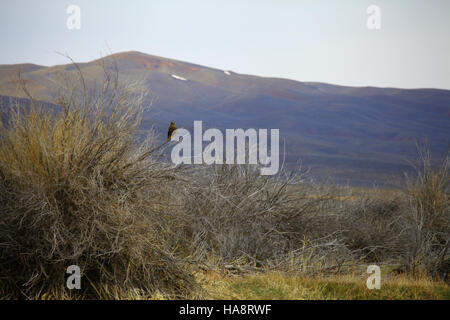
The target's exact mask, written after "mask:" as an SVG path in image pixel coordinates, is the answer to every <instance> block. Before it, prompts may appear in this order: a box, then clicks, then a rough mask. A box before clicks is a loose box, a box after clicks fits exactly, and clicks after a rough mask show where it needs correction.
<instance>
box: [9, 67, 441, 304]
mask: <svg viewBox="0 0 450 320" xmlns="http://www.w3.org/2000/svg"><path fill="white" fill-rule="evenodd" d="M75 67H77V66H76V65H75ZM103 68H104V71H105V72H104V74H105V77H104V79H103V81H101V82H100V85H98V84H97V85H94V84H87V83H85V82H84V78H83V75H82V72H81V70H80V69H77V70H78V80H77V81H76V83H78V85H76V86H73V85H70V84H71V83H73V81H74V80H71V81H72V82H71V81H68V82H67V83H68V86H67V87H66V88H63V90H61V91H60V93H59V95H58V96H57V100H56V101H55V102H56V104H57V105H59V106H60V107H61V109H59V110H51V109H48V108H43V107H41V106H40V104H39V103H38V102H35V101H34V100H33V99H32V97H30V98H31V99H30V101H31V103H30V104H29V105H17V106H16V108H15V109H14V110H9V111H8V114H7V115H3V117H2V119H6V118H7V119H8V121H4V123H2V124H1V127H0V178H1V181H0V250H1V251H0V288H1V289H0V290H1V291H0V296H1V297H2V298H32V299H34V298H94V299H95V298H112V299H115V298H119V299H120V298H149V297H153V298H154V297H162V298H196V297H208V298H210V297H212V298H214V297H218V296H217V295H216V296H214V295H212V296H211V295H208V294H207V293H205V288H207V287H205V286H204V285H203V284H202V277H201V276H200V278H199V274H201V273H205V274H208V273H209V272H211V270H222V271H223V270H225V271H226V272H232V273H233V272H234V273H240V274H248V273H252V274H261V273H268V272H270V271H273V270H276V271H277V272H282V274H286V275H291V276H294V277H297V276H301V277H305V276H308V277H316V276H317V275H320V276H323V277H326V276H331V275H332V276H336V275H345V274H350V273H351V272H352V270H353V272H354V270H355V268H357V267H360V266H364V265H367V264H373V263H376V264H379V265H382V266H386V268H390V269H393V268H392V266H396V269H395V270H394V271H395V272H397V273H404V275H406V276H407V277H410V278H417V277H423V276H425V277H429V278H430V279H434V280H439V279H440V280H441V281H448V271H449V269H450V266H449V265H450V262H449V261H450V260H449V254H450V253H449V248H448V247H449V237H450V209H449V208H450V207H449V189H448V188H449V170H448V169H449V168H448V166H449V162H448V154H447V155H446V156H445V157H444V159H443V162H442V164H441V166H440V167H439V168H436V167H434V166H432V164H431V160H430V156H429V153H427V151H426V149H423V148H419V151H420V152H419V155H420V157H419V159H420V160H421V161H420V164H419V166H418V168H417V169H418V170H417V173H418V174H417V176H415V177H409V178H408V183H407V185H406V187H405V189H404V190H403V191H380V190H366V191H361V190H359V191H358V192H356V193H355V191H354V190H353V189H351V188H344V187H337V186H331V185H327V186H323V185H321V186H312V185H307V184H306V183H304V181H303V177H304V175H306V172H303V171H301V170H300V169H299V171H298V172H297V173H296V174H290V175H287V174H285V173H281V174H279V175H278V176H276V177H272V178H267V177H262V176H260V175H259V173H258V171H257V170H256V169H257V168H254V167H252V166H225V165H223V166H216V167H196V168H190V169H187V168H180V167H174V166H173V165H171V164H168V163H167V162H164V161H161V159H160V156H161V148H159V147H155V146H154V145H153V142H154V141H155V140H154V139H152V137H149V138H148V139H147V140H145V141H144V142H142V143H138V142H137V141H138V139H136V129H137V128H138V126H139V124H140V119H141V115H142V112H143V111H144V109H143V107H142V106H143V101H144V99H143V98H144V95H143V94H142V90H141V88H140V86H138V85H137V84H127V85H126V86H121V85H120V82H119V81H118V77H117V70H115V69H114V68H113V69H112V71H111V69H109V68H106V67H104V66H103ZM108 70H109V71H108ZM87 88H91V89H89V90H88V89H87ZM92 88H94V89H92ZM24 90H26V88H24ZM73 264H76V265H78V266H80V268H81V270H82V275H83V278H82V279H83V285H82V289H81V290H72V291H70V290H68V289H67V288H66V287H65V276H66V273H65V272H66V268H67V267H68V266H69V265H73ZM388 266H389V267H388ZM203 279H204V278H203ZM280 281H281V280H280ZM286 281H291V280H286ZM311 281H312V280H311ZM263 282H264V281H263ZM362 283H364V282H362ZM263 286H264V284H263ZM440 286H444V287H445V285H444V284H442V283H441V284H440ZM447 288H448V287H447ZM360 289H361V288H359V289H358V290H360ZM358 292H359V291H358ZM236 297H240V298H245V297H254V296H253V295H251V294H250V295H248V296H245V295H244V296H242V295H241V296H239V295H237V296H236ZM282 297H283V296H280V298H282ZM299 297H300V296H299ZM301 297H308V296H301ZM309 297H310V298H314V297H315V296H314V295H312V296H309ZM358 297H360V298H364V295H361V296H358ZM431 297H433V296H431ZM331 298H333V297H331ZM366 298H370V297H368V296H366ZM394 298H395V297H394Z"/></svg>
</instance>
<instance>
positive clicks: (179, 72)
mask: <svg viewBox="0 0 450 320" xmlns="http://www.w3.org/2000/svg"><path fill="white" fill-rule="evenodd" d="M112 57H114V59H115V61H116V62H117V65H118V67H119V72H120V77H121V79H122V80H125V81H130V80H135V79H145V83H146V85H147V86H148V88H149V90H150V93H151V95H150V96H151V98H153V107H152V110H151V111H150V112H149V113H148V114H146V116H145V121H144V128H143V129H146V128H147V127H149V126H150V125H154V126H156V128H158V129H159V130H161V133H162V136H164V135H165V130H166V129H167V127H168V124H169V123H170V121H171V120H175V121H176V123H177V124H178V126H179V127H180V126H184V127H187V128H190V127H192V123H193V121H194V120H203V121H204V123H205V124H206V125H207V126H210V127H218V128H250V127H251V128H279V129H280V133H281V138H282V139H285V141H286V161H287V164H288V165H289V166H291V167H293V166H294V164H295V163H296V162H297V161H299V160H302V162H303V165H306V166H309V167H311V170H312V171H311V173H312V175H313V176H315V177H317V178H319V179H320V178H324V177H327V176H331V177H332V178H333V179H335V181H337V182H346V181H349V183H351V184H355V185H356V184H361V185H368V184H372V183H373V182H376V183H379V184H385V185H386V184H387V185H389V184H392V181H394V180H395V179H396V178H398V177H399V176H400V175H401V173H402V171H405V170H408V169H409V168H410V167H409V165H408V164H407V161H406V159H411V157H413V156H414V150H415V149H414V141H415V140H416V139H421V138H424V137H427V138H428V140H429V141H430V143H431V146H432V148H433V151H434V152H435V153H436V154H439V153H442V152H443V151H444V150H445V148H446V144H447V142H448V138H449V137H450V91H448V90H438V89H415V90H405V89H395V88H374V87H345V86H336V85H330V84H324V83H314V82H299V81H293V80H287V79H279V78H264V77H258V76H251V75H244V74H239V73H236V72H234V71H229V70H219V69H214V68H209V67H204V66H200V65H196V64H192V63H186V62H181V61H177V60H172V59H167V58H162V57H157V56H152V55H147V54H143V53H139V52H123V53H117V54H114V55H112V56H108V57H105V58H103V59H104V61H105V62H108V61H110V59H111V58H112ZM99 62H102V59H100V60H95V61H92V62H89V63H81V64H80V67H81V68H82V70H83V73H84V75H85V77H86V79H87V80H88V81H89V79H93V78H95V77H98V76H99V75H101V71H102V70H101V68H100V66H99ZM18 70H21V73H22V79H23V81H25V82H26V84H27V87H28V88H29V90H30V91H31V92H32V93H33V94H34V95H35V96H36V98H38V99H40V100H42V101H52V99H51V97H52V92H54V91H55V89H56V88H57V86H58V85H59V83H58V80H57V79H59V78H60V77H61V75H71V74H74V72H75V68H74V67H73V65H70V64H68V65H59V66H53V67H44V66H38V65H33V64H21V65H0V95H3V96H14V97H23V94H22V93H21V91H20V90H19V89H18V83H17V72H18ZM6 100H7V99H6ZM6 100H5V99H4V101H6Z"/></svg>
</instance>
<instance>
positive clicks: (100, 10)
mask: <svg viewBox="0 0 450 320" xmlns="http://www.w3.org/2000/svg"><path fill="white" fill-rule="evenodd" d="M71 4H74V5H77V6H79V7H80V9H81V16H80V18H81V20H80V21H81V29H79V30H69V29H68V28H67V26H66V21H67V19H68V17H69V14H67V13H66V9H67V7H68V6H69V5H71ZM372 4H373V5H377V6H379V8H380V9H381V29H380V30H369V29H368V28H367V25H366V21H367V19H368V17H369V15H368V14H367V12H366V10H367V8H368V7H369V5H372ZM0 39H1V43H2V44H1V50H0V64H13V63H24V62H31V63H36V64H41V65H55V64H62V63H67V62H68V61H67V60H66V59H65V58H63V57H61V56H59V55H58V54H56V53H55V52H56V51H60V52H64V53H67V54H69V55H70V56H72V57H73V58H74V59H75V60H76V61H78V62H85V61H90V60H93V59H97V58H99V57H101V56H102V55H104V54H105V53H106V51H107V48H108V46H109V47H110V48H111V50H112V51H113V52H121V51H131V50H135V51H141V52H144V53H149V54H154V55H159V56H163V57H167V58H174V59H178V60H182V61H187V62H193V63H198V64H201V65H205V66H209V67H214V68H219V69H224V70H233V71H235V72H238V73H246V74H253V75H261V76H271V77H281V78H289V79H294V80H299V81H319V82H328V83H333V84H342V85H352V86H367V85H370V86H380V87H401V88H424V87H427V88H431V87H433V88H444V89H450V0H226V1H225V0H221V1H219V0H189V1H187V0H70V1H66V0H39V1H30V0H0Z"/></svg>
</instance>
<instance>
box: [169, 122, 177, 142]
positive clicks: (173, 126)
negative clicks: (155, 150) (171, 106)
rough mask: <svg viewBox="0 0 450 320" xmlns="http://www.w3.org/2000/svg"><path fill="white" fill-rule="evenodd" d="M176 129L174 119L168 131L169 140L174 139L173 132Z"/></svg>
mask: <svg viewBox="0 0 450 320" xmlns="http://www.w3.org/2000/svg"><path fill="white" fill-rule="evenodd" d="M175 130H177V125H176V124H175V122H174V121H172V122H171V123H170V126H169V132H168V133H167V141H170V140H172V133H173V132H174V131H175Z"/></svg>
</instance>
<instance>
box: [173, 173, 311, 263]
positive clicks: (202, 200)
mask: <svg viewBox="0 0 450 320" xmlns="http://www.w3.org/2000/svg"><path fill="white" fill-rule="evenodd" d="M299 179H301V177H300V176H294V175H291V176H284V177H283V176H277V177H272V178H268V177H265V176H261V175H260V174H259V170H258V169H257V168H255V167H254V166H250V165H219V166H215V167H213V168H210V169H209V170H208V169H206V170H204V171H199V170H197V171H196V173H195V175H192V176H191V183H190V184H189V186H187V187H186V188H185V189H184V203H183V207H184V210H183V212H182V213H181V214H182V215H183V218H182V219H184V220H185V221H186V223H185V228H184V233H183V234H182V235H180V236H182V237H184V238H185V239H187V240H186V242H187V243H192V249H193V250H195V251H196V256H197V257H199V256H200V257H204V256H206V255H208V254H213V255H215V256H218V257H220V259H221V260H222V262H224V263H225V262H232V261H234V260H237V259H240V258H245V259H246V260H247V261H249V262H253V263H257V264H260V263H261V262H262V261H263V260H266V259H269V258H273V257H274V256H278V255H280V254H283V253H285V252H287V251H288V250H289V249H290V248H289V246H290V242H289V240H288V239H289V235H288V232H284V231H283V230H282V228H283V226H284V225H287V224H288V223H289V221H290V220H292V219H295V218H296V217H299V216H300V215H301V214H302V213H303V212H304V211H305V210H306V207H307V206H308V203H309V201H308V200H307V199H303V198H302V197H301V196H300V194H296V195H294V194H292V193H289V192H287V188H288V186H289V185H292V184H295V183H296V182H298V181H299ZM303 200H305V201H303ZM294 201H295V202H296V204H295V205H294V203H293V202H294ZM245 259H244V260H245Z"/></svg>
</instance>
